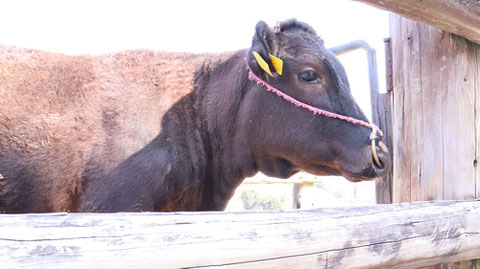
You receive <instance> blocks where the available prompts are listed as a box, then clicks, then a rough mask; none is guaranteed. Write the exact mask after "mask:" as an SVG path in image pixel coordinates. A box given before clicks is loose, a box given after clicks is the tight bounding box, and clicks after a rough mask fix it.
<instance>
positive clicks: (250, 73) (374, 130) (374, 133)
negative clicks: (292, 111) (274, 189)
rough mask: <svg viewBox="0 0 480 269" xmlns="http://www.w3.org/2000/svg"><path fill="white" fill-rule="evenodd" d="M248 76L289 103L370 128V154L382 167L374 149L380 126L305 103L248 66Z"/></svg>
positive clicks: (379, 135)
mask: <svg viewBox="0 0 480 269" xmlns="http://www.w3.org/2000/svg"><path fill="white" fill-rule="evenodd" d="M248 78H249V79H250V80H253V81H255V82H256V83H257V84H258V85H261V86H263V87H265V88H266V89H267V90H268V91H271V92H273V93H275V94H276V95H278V96H280V97H282V98H283V99H285V100H286V101H288V102H290V103H292V104H294V105H296V106H298V107H301V108H304V109H307V110H309V111H311V112H313V114H314V115H316V114H318V115H323V116H326V117H329V118H334V119H339V120H343V121H347V122H350V123H352V124H358V125H361V126H364V127H367V128H370V129H372V132H371V133H370V136H369V138H370V140H371V141H372V142H371V146H372V155H373V158H374V160H375V162H376V164H377V165H378V166H379V167H382V165H381V162H380V160H379V159H378V156H377V151H376V147H375V140H376V139H377V138H379V137H383V133H382V131H381V130H380V128H378V126H376V125H375V124H373V123H368V122H365V121H362V120H357V119H354V118H352V117H347V116H343V115H340V114H336V113H332V112H329V111H326V110H323V109H320V108H316V107H313V106H311V105H308V104H305V103H303V102H301V101H299V100H297V99H295V98H293V97H291V96H290V95H288V94H286V93H284V92H282V91H280V90H279V89H277V88H275V87H273V86H272V85H270V84H268V83H267V82H266V81H264V80H262V79H261V78H259V77H258V76H257V75H255V74H254V73H253V71H252V69H251V68H250V67H248Z"/></svg>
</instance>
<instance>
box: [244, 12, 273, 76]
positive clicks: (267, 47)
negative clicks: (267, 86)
mask: <svg viewBox="0 0 480 269" xmlns="http://www.w3.org/2000/svg"><path fill="white" fill-rule="evenodd" d="M271 48H272V31H271V30H270V28H269V27H268V25H267V23H265V22H264V21H259V22H258V23H257V26H256V27H255V35H254V36H253V40H252V47H251V48H250V51H249V52H248V65H249V66H250V68H251V69H252V70H253V72H255V73H256V74H258V75H260V74H261V73H265V74H268V75H270V76H272V70H275V69H273V68H274V66H273V64H272V61H271V58H270V51H271Z"/></svg>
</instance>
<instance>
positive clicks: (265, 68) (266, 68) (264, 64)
mask: <svg viewBox="0 0 480 269" xmlns="http://www.w3.org/2000/svg"><path fill="white" fill-rule="evenodd" d="M253 56H254V57H255V60H257V62H258V65H260V67H261V68H262V69H263V71H265V72H267V74H269V75H270V76H271V77H273V75H272V71H270V67H269V66H268V63H267V62H265V60H264V59H263V58H262V56H260V54H258V52H256V51H254V52H253Z"/></svg>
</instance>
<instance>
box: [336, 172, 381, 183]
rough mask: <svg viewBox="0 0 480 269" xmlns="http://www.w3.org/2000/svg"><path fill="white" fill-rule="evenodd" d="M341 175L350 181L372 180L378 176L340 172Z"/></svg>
mask: <svg viewBox="0 0 480 269" xmlns="http://www.w3.org/2000/svg"><path fill="white" fill-rule="evenodd" d="M341 176H342V177H344V178H345V179H347V180H348V181H350V182H361V181H372V180H377V179H378V177H364V176H358V175H353V174H349V173H341Z"/></svg>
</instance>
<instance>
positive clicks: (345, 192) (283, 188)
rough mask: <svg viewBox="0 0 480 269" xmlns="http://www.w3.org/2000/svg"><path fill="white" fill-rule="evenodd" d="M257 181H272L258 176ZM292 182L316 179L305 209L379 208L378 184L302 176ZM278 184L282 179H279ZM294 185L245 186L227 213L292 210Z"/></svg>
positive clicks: (306, 196)
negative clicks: (376, 194) (377, 202)
mask: <svg viewBox="0 0 480 269" xmlns="http://www.w3.org/2000/svg"><path fill="white" fill-rule="evenodd" d="M254 179H268V177H267V176H265V175H263V174H261V173H258V174H257V175H255V176H254ZM292 179H303V180H308V179H316V180H320V181H321V183H316V184H309V185H307V186H305V187H304V188H303V189H302V192H301V204H302V207H301V209H313V208H325V207H351V206H361V205H373V204H375V182H374V181H369V182H360V183H352V182H349V181H347V180H346V179H344V178H343V177H315V176H312V175H309V174H306V173H298V174H297V175H295V176H293V177H292V178H290V179H289V180H292ZM276 180H278V179H276ZM292 199H293V184H242V185H240V187H239V188H238V189H237V190H236V192H235V195H234V197H233V198H232V199H231V200H230V202H229V204H228V206H227V208H226V211H243V210H290V209H292V208H293V201H292Z"/></svg>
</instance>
